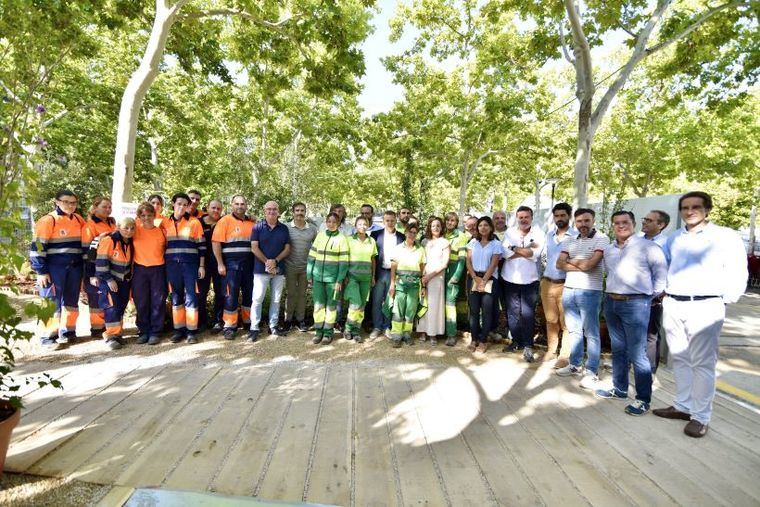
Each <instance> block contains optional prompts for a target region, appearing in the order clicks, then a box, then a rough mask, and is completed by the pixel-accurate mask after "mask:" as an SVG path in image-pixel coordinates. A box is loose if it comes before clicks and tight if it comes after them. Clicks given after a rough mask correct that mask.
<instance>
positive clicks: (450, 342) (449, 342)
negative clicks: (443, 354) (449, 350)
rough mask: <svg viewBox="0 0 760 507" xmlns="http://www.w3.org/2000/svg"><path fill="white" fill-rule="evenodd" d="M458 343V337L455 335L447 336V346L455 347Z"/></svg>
mask: <svg viewBox="0 0 760 507" xmlns="http://www.w3.org/2000/svg"><path fill="white" fill-rule="evenodd" d="M456 344H457V339H456V338H455V337H453V336H449V337H448V338H446V346H447V347H453V346H454V345H456Z"/></svg>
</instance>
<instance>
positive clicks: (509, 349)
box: [501, 343, 523, 354]
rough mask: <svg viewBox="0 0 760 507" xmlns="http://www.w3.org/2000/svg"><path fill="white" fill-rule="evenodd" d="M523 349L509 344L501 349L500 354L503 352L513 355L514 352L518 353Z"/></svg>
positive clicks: (514, 344)
mask: <svg viewBox="0 0 760 507" xmlns="http://www.w3.org/2000/svg"><path fill="white" fill-rule="evenodd" d="M522 349H523V348H522V347H520V346H519V345H518V344H516V343H510V344H509V345H505V346H504V348H503V349H501V351H502V352H505V353H507V354H513V353H515V352H520V351H521V350H522Z"/></svg>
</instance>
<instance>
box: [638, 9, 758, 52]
mask: <svg viewBox="0 0 760 507" xmlns="http://www.w3.org/2000/svg"><path fill="white" fill-rule="evenodd" d="M749 5H750V2H744V1H741V0H735V1H733V2H728V3H725V4H723V5H719V6H717V7H713V8H712V9H710V10H708V11H706V12H704V13H702V15H701V16H699V17H698V18H697V19H695V20H694V22H693V23H692V24H690V25H689V26H687V27H686V28H684V29H683V30H682V31H681V32H679V33H678V34H676V35H675V36H673V37H672V38H670V39H668V40H666V41H663V42H660V43H659V44H655V45H654V46H652V47H651V48H648V49H647V50H646V53H647V55H651V54H653V53H656V52H657V51H659V50H661V49H664V48H666V47H668V46H670V45H671V44H673V43H674V42H676V41H677V40H679V39H682V38H684V37H686V36H687V35H689V34H690V33H691V32H693V31H694V30H696V29H697V28H699V27H700V26H702V24H703V23H704V22H705V21H707V20H708V19H710V18H711V17H713V16H714V15H715V14H717V13H719V12H720V11H724V10H726V9H730V8H732V7H749Z"/></svg>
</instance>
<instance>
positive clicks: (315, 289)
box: [306, 213, 348, 345]
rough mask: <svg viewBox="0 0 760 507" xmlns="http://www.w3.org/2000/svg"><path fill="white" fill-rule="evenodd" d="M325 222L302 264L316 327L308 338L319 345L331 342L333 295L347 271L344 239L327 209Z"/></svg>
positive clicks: (335, 215) (338, 221)
mask: <svg viewBox="0 0 760 507" xmlns="http://www.w3.org/2000/svg"><path fill="white" fill-rule="evenodd" d="M325 224H326V226H327V227H326V229H325V230H324V231H322V232H320V233H319V234H318V235H317V237H316V238H314V243H312V244H311V250H309V259H308V261H307V264H306V279H307V280H308V282H309V284H311V286H312V298H313V299H314V329H316V331H317V334H316V336H315V337H314V339H313V340H312V341H313V342H314V343H315V344H317V343H320V342H321V343H322V344H323V345H327V344H329V343H330V342H332V338H333V328H334V327H335V319H336V317H337V310H336V307H337V299H338V298H339V297H340V294H341V292H342V282H343V280H344V279H345V278H346V274H347V273H348V240H347V239H346V236H344V235H343V234H341V233H340V231H338V225H339V224H340V218H339V217H338V215H337V214H335V213H330V214H329V215H327V220H326V221H325Z"/></svg>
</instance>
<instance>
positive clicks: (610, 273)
mask: <svg viewBox="0 0 760 507" xmlns="http://www.w3.org/2000/svg"><path fill="white" fill-rule="evenodd" d="M634 223H635V217H634V216H633V213H632V212H630V211H616V212H615V213H613V214H612V230H613V233H614V234H615V241H613V242H612V243H610V244H609V245H608V246H607V248H605V249H604V267H605V271H606V272H607V285H606V296H605V301H604V317H605V319H606V321H607V329H609V331H610V342H611V344H612V388H611V389H599V390H597V391H596V392H595V394H596V396H597V397H599V398H604V399H621V400H627V399H628V371H629V369H630V366H631V365H633V378H634V381H635V383H636V399H635V400H634V402H633V403H631V404H630V405H628V406H626V407H625V413H626V414H629V415H636V416H638V415H644V414H646V413H647V412H649V404H650V403H651V402H652V366H651V365H650V364H649V359H648V358H647V354H646V345H647V327H648V324H649V308H650V305H651V301H652V299H653V298H661V297H662V291H663V290H664V289H665V277H666V275H667V272H668V264H667V261H666V260H665V254H664V253H663V251H662V249H661V248H660V247H659V246H657V245H656V244H655V243H653V242H652V241H647V240H646V239H644V238H641V237H637V236H634V234H633V233H634Z"/></svg>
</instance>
